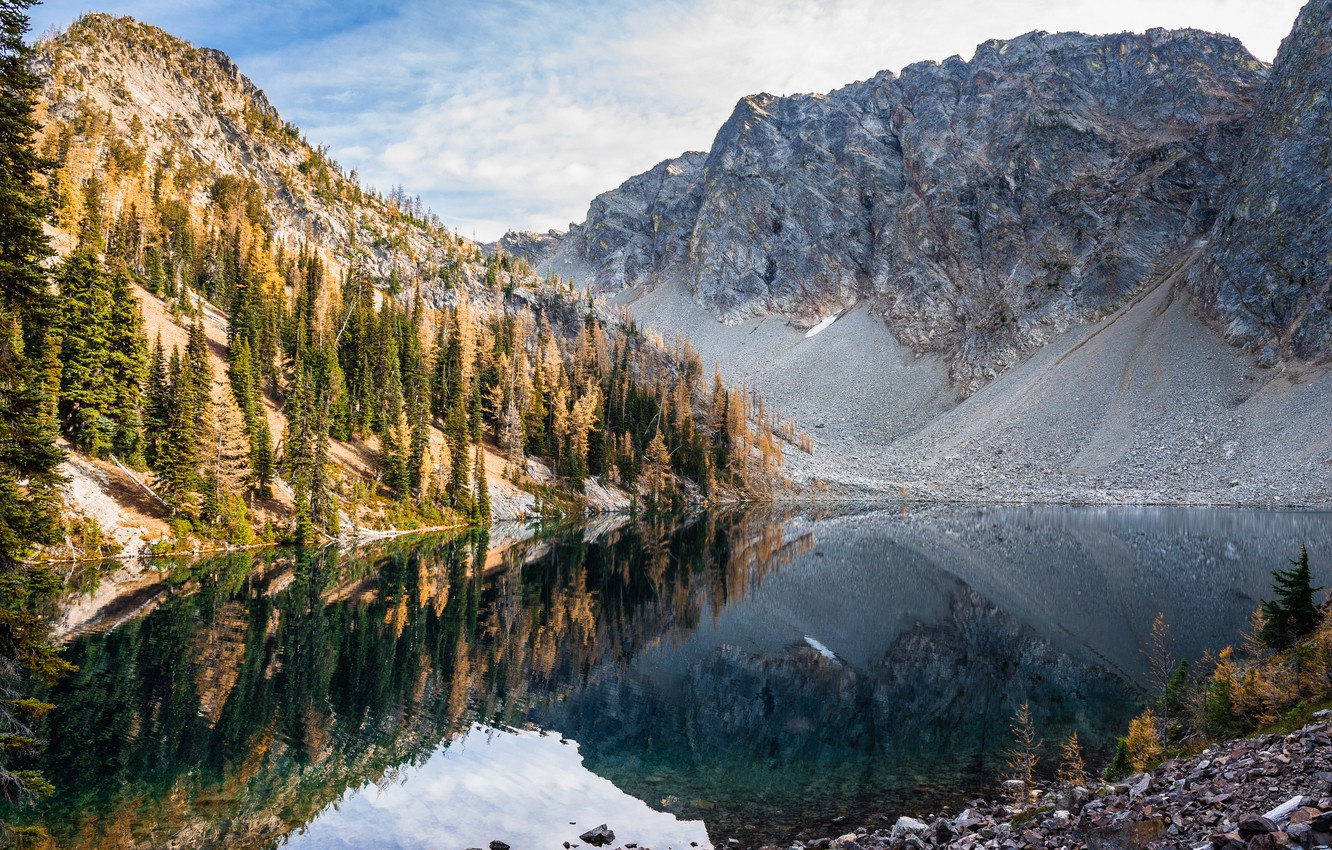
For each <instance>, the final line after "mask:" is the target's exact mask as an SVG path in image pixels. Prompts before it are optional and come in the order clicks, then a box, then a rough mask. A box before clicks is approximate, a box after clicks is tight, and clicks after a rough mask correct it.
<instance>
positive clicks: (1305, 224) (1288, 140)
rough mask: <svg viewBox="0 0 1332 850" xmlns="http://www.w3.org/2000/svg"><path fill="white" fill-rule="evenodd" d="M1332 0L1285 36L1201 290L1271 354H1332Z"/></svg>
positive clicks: (1235, 331)
mask: <svg viewBox="0 0 1332 850" xmlns="http://www.w3.org/2000/svg"><path fill="white" fill-rule="evenodd" d="M1330 98H1332V0H1311V2H1309V4H1308V5H1306V6H1305V7H1304V10H1303V11H1302V12H1300V16H1299V18H1298V19H1297V20H1296V22H1295V28H1294V30H1293V31H1292V32H1291V34H1290V36H1289V37H1287V39H1286V40H1285V41H1284V42H1283V43H1282V45H1281V51H1280V52H1279V53H1278V54H1277V60H1276V64H1275V65H1274V66H1273V70H1272V77H1271V80H1270V81H1269V82H1268V84H1267V88H1266V89H1265V91H1264V93H1263V97H1262V104H1261V106H1260V108H1259V110H1258V114H1257V116H1256V117H1255V119H1254V121H1253V124H1252V126H1251V127H1250V128H1249V132H1248V135H1247V137H1246V140H1245V145H1244V149H1243V154H1242V156H1241V159H1240V165H1239V168H1238V173H1237V180H1236V186H1235V191H1234V193H1233V194H1232V195H1231V197H1230V199H1229V201H1228V202H1227V203H1226V207H1225V211H1224V212H1223V213H1222V215H1221V216H1220V218H1219V219H1218V221H1217V225H1216V229H1215V231H1214V232H1213V234H1212V240H1211V244H1210V245H1209V248H1208V256H1207V262H1206V264H1205V267H1204V269H1203V270H1202V273H1201V274H1200V275H1198V276H1197V278H1196V279H1195V283H1194V290H1195V292H1196V293H1197V295H1198V296H1199V300H1200V302H1201V303H1202V305H1203V308H1204V309H1205V310H1206V311H1207V312H1208V313H1210V314H1211V315H1212V316H1213V317H1215V318H1217V319H1219V320H1221V321H1222V322H1224V323H1225V324H1226V332H1227V334H1228V335H1229V336H1230V337H1231V339H1233V340H1235V341H1237V342H1239V343H1241V344H1244V345H1247V346H1250V347H1253V348H1255V349H1264V359H1265V360H1267V361H1272V360H1275V358H1276V357H1278V356H1281V357H1286V356H1292V355H1293V356H1296V357H1302V358H1307V359H1318V358H1323V357H1326V356H1327V355H1328V354H1329V353H1332V299H1329V288H1330V287H1332V99H1330Z"/></svg>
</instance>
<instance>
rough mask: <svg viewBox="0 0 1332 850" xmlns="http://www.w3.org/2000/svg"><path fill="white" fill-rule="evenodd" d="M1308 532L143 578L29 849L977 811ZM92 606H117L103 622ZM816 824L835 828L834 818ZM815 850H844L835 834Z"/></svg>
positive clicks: (1111, 531) (56, 756)
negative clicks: (962, 805)
mask: <svg viewBox="0 0 1332 850" xmlns="http://www.w3.org/2000/svg"><path fill="white" fill-rule="evenodd" d="M1301 543H1305V544H1307V545H1308V547H1309V551H1310V555H1311V560H1312V562H1313V565H1314V569H1315V577H1316V578H1319V579H1322V580H1325V579H1326V578H1327V577H1328V575H1329V572H1330V570H1329V554H1330V553H1332V514H1328V513H1310V512H1270V511H1253V510H1226V509H1189V508H1113V509H1112V508H1097V509H1087V508H1056V507H1021V508H1020V507H993V508H951V509H937V510H936V509H932V510H928V511H923V512H919V513H908V514H899V513H892V512H879V513H866V514H855V515H811V514H796V515H785V514H775V513H773V512H770V511H755V512H749V513H729V514H716V515H712V514H705V515H702V516H698V517H695V518H693V519H690V520H687V521H685V522H683V523H681V524H678V525H660V524H647V523H626V524H624V525H621V526H619V527H606V526H600V527H597V528H595V529H590V528H589V529H579V528H575V529H565V530H561V531H558V532H551V533H548V534H541V535H538V536H536V537H533V538H531V539H528V540H523V541H518V542H510V543H506V544H504V545H503V546H500V545H499V544H498V542H496V543H495V544H494V545H492V544H491V543H490V541H488V540H487V538H485V537H482V536H478V535H470V536H469V535H464V536H441V537H422V538H415V539H403V540H398V541H392V542H386V543H381V544H377V545H374V546H371V547H367V548H361V549H357V550H354V551H344V552H339V551H336V550H333V549H327V550H321V551H317V552H316V551H300V552H292V551H288V552H276V553H266V554H254V553H244V554H237V555H231V556H227V557H225V558H220V559H215V560H211V561H202V562H198V563H195V564H190V565H187V566H181V565H177V566H174V567H172V568H170V569H169V570H167V571H165V572H164V573H163V574H162V575H161V577H160V578H159V579H155V580H154V581H153V582H152V583H150V584H149V585H146V586H145V585H142V584H141V585H140V586H138V587H136V589H135V591H134V596H133V599H132V604H122V605H121V607H120V608H119V609H116V610H117V614H116V616H115V617H114V618H113V620H104V621H102V622H101V623H100V624H95V625H91V626H88V627H84V628H81V629H77V630H75V631H74V633H73V634H72V636H71V637H70V638H69V640H68V645H67V649H66V656H67V657H68V658H69V660H70V661H72V662H73V663H75V664H77V665H78V667H79V671H78V672H77V673H75V674H74V675H72V676H71V677H69V678H68V679H67V680H65V681H64V682H62V683H61V684H59V685H58V686H57V687H56V688H55V689H54V691H53V692H52V693H51V694H50V699H51V701H53V702H55V703H56V704H57V705H58V706H59V708H58V710H57V711H56V712H55V713H54V714H53V715H52V717H51V720H50V722H49V726H48V728H47V729H46V730H45V732H46V735H47V737H48V739H49V741H50V744H49V746H48V748H47V751H46V753H45V755H44V756H43V758H42V759H41V761H40V763H39V764H38V765H37V766H38V767H40V768H41V769H42V770H43V772H44V773H45V774H46V776H47V777H48V778H49V779H50V780H52V782H53V783H54V784H55V785H56V787H57V788H58V791H57V793H56V794H55V795H54V796H53V797H51V798H49V799H48V800H47V801H46V802H44V803H43V804H42V805H41V806H39V807H38V808H37V809H35V810H29V811H27V812H25V813H24V814H23V815H22V819H23V820H24V821H34V820H35V821H38V822H41V823H42V824H44V825H45V826H46V827H47V828H48V829H49V830H50V831H51V833H52V835H53V836H54V837H55V839H56V843H57V846H59V847H67V848H73V847H89V848H91V847H111V846H116V847H136V846H137V847H163V846H173V847H191V848H194V847H197V848H212V847H217V848H222V847H225V848H236V847H272V846H278V845H281V844H283V843H289V844H291V845H293V846H297V847H308V848H403V849H404V850H408V848H411V849H412V850H415V848H422V850H425V848H459V850H462V848H468V847H485V846H487V844H488V843H489V842H490V841H491V840H492V839H500V840H502V841H505V842H506V843H508V844H510V845H512V846H513V847H514V848H515V850H526V848H546V847H549V848H559V847H561V846H562V843H563V842H565V841H570V842H573V843H577V841H578V839H577V836H578V835H579V833H581V832H583V831H585V830H587V829H589V828H591V827H595V826H597V825H598V824H600V823H603V822H605V823H608V824H609V825H610V826H611V828H612V829H614V830H615V832H616V836H617V842H616V845H617V846H619V845H622V844H624V843H626V842H637V843H639V844H640V845H645V846H649V847H653V848H656V850H662V848H665V847H688V846H690V844H691V843H696V844H698V845H699V846H708V845H709V844H718V845H725V844H726V843H727V840H728V839H730V838H736V839H738V840H739V841H740V842H741V845H742V846H746V847H748V846H759V845H761V844H764V843H769V842H782V841H787V840H789V839H791V838H793V837H795V836H796V835H798V834H801V833H802V831H803V832H804V837H806V838H809V837H814V836H816V835H829V834H838V832H839V831H846V829H845V827H849V826H858V825H869V826H879V825H883V823H884V819H893V818H895V817H896V816H897V815H898V814H902V813H922V812H926V811H930V810H934V809H937V808H938V807H940V806H945V805H950V804H955V803H958V802H961V801H963V800H965V799H966V798H967V797H968V796H974V795H976V794H987V795H992V794H993V792H994V790H995V787H996V784H997V781H998V779H999V777H1000V774H1001V773H1002V771H1003V764H1004V760H1005V755H1004V751H1005V749H1006V748H1007V747H1008V746H1009V744H1010V736H1009V724H1010V722H1011V719H1012V715H1013V712H1014V710H1015V709H1016V707H1017V706H1018V705H1019V704H1021V703H1023V702H1029V703H1030V705H1031V707H1032V711H1033V715H1034V718H1035V721H1036V724H1037V727H1038V731H1039V733H1040V735H1041V736H1042V737H1043V738H1044V739H1045V740H1046V741H1047V742H1052V744H1051V746H1050V750H1051V752H1053V750H1054V746H1053V742H1057V741H1059V740H1061V739H1062V738H1064V737H1065V736H1067V735H1068V734H1069V733H1070V732H1072V731H1074V730H1075V729H1076V730H1077V731H1078V733H1079V737H1080V738H1081V739H1082V741H1083V742H1084V744H1086V745H1088V746H1089V748H1091V749H1092V750H1093V751H1100V752H1104V751H1105V750H1106V749H1107V748H1108V747H1109V745H1110V743H1111V742H1112V741H1113V738H1114V736H1116V735H1119V734H1122V733H1123V731H1124V729H1125V728H1126V726H1127V722H1128V719H1129V718H1130V717H1131V716H1132V715H1133V714H1134V713H1135V712H1136V711H1137V709H1138V708H1139V706H1140V704H1141V700H1142V698H1143V690H1142V689H1143V685H1144V672H1145V671H1144V667H1145V664H1144V660H1143V658H1142V655H1141V653H1140V651H1139V650H1140V647H1141V646H1142V645H1143V643H1144V639H1145V637H1146V635H1147V633H1148V631H1149V630H1150V628H1151V623H1152V620H1153V619H1154V618H1155V617H1156V615H1157V613H1158V612H1160V613H1164V614H1165V616H1166V618H1167V620H1168V622H1169V623H1170V624H1171V626H1172V629H1173V633H1174V635H1175V639H1176V653H1177V655H1179V656H1181V657H1197V656H1199V655H1201V654H1202V653H1203V651H1204V650H1206V649H1208V648H1211V649H1219V648H1220V647H1222V646H1224V645H1226V644H1231V643H1235V642H1236V641H1237V639H1238V631H1239V630H1240V629H1242V628H1243V627H1244V626H1245V624H1246V622H1247V619H1248V616H1249V614H1250V613H1251V612H1252V611H1253V609H1254V608H1255V607H1256V605H1257V604H1258V599H1259V597H1260V596H1261V595H1262V594H1264V593H1266V592H1267V590H1268V586H1269V582H1270V571H1271V570H1272V569H1274V568H1278V567H1282V566H1285V564H1286V562H1287V560H1288V559H1289V558H1291V557H1293V556H1294V555H1295V554H1297V553H1298V550H1299V546H1300V544H1301ZM113 607H114V606H113ZM839 818H841V819H843V820H840V821H838V820H836V819H839ZM839 827H841V828H840V829H839Z"/></svg>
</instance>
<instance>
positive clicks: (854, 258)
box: [550, 30, 1267, 392]
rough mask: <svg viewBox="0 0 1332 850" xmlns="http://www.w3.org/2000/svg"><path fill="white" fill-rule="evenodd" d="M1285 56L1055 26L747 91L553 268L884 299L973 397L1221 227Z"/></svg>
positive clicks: (724, 312) (705, 297) (897, 321)
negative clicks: (897, 65)
mask: <svg viewBox="0 0 1332 850" xmlns="http://www.w3.org/2000/svg"><path fill="white" fill-rule="evenodd" d="M1266 77H1267V68H1266V66H1264V65H1263V64H1262V63H1261V62H1259V61H1257V60H1256V59H1254V57H1253V56H1251V55H1250V54H1249V53H1248V52H1247V51H1246V50H1245V49H1244V48H1243V46H1242V45H1241V44H1240V43H1239V42H1238V41H1236V40H1235V39H1233V38H1229V37H1226V36H1220V35H1214V34H1210V33H1204V32H1200V31H1197V30H1173V31H1172V30H1152V31H1149V32H1148V33H1145V34H1140V35H1139V34H1130V33H1124V34H1119V35H1109V36H1087V35H1082V34H1078V33H1054V34H1050V33H1044V32H1032V33H1027V34H1025V35H1022V36H1019V37H1017V38H1014V39H1010V40H1007V41H999V40H993V41H988V42H985V43H984V44H981V45H980V46H979V47H978V48H977V49H976V52H975V55H974V56H973V57H972V59H970V60H969V61H963V60H962V59H960V58H959V57H952V58H949V59H947V60H945V61H943V62H922V63H918V64H914V65H910V66H908V67H907V68H905V69H903V71H902V72H901V74H900V75H893V74H891V73H888V72H884V73H881V74H879V75H876V76H875V77H874V78H872V79H871V80H868V81H865V82H861V83H854V84H851V85H849V86H845V87H843V88H841V89H838V90H836V91H833V92H830V93H828V94H826V95H796V96H790V97H775V96H772V95H766V94H765V95H754V96H751V97H747V98H744V99H742V100H741V101H740V102H739V103H738V104H737V106H736V109H735V111H734V112H733V113H732V115H731V117H730V119H728V120H727V122H726V123H725V124H724V125H723V126H722V128H721V130H720V131H719V132H718V134H717V137H716V139H715V141H714V143H713V146H712V148H711V150H710V151H709V152H708V153H707V154H706V155H698V154H686V155H684V156H683V157H681V158H680V159H678V160H671V161H668V162H665V163H661V164H659V165H658V166H657V167H655V168H654V169H652V170H651V171H649V172H647V173H645V174H643V175H639V176H638V177H635V178H631V179H630V180H629V181H627V182H626V183H625V184H623V185H622V186H621V187H619V188H618V189H616V190H614V191H612V192H609V193H606V194H605V195H602V196H600V197H598V198H597V199H596V200H594V201H593V203H592V206H591V208H590V209H589V212H588V218H587V220H586V221H585V222H584V223H583V224H581V225H575V226H574V227H572V228H571V229H570V233H569V237H568V238H567V239H566V240H565V242H564V244H563V246H562V247H561V249H560V251H559V252H558V253H557V254H556V255H555V257H554V258H553V259H552V260H551V262H550V268H551V269H552V270H557V271H564V272H575V273H577V274H581V275H583V276H584V277H586V278H590V280H591V282H592V283H593V284H594V285H595V287H597V288H598V289H611V290H613V289H619V288H623V287H631V286H643V287H651V286H654V285H656V284H657V283H659V282H661V281H663V280H665V279H669V278H672V277H678V278H679V279H680V280H681V281H682V282H683V283H684V284H685V285H686V286H687V287H688V289H689V290H690V292H691V293H692V294H693V297H694V298H695V299H696V300H697V301H698V302H699V303H701V304H702V305H704V306H705V307H707V308H708V309H709V310H710V311H711V312H712V313H713V315H714V316H716V317H717V318H719V319H725V320H738V319H743V318H745V317H749V316H756V315H765V314H780V315H784V316H787V317H789V318H791V319H792V320H793V321H794V322H796V323H798V324H801V325H805V326H808V325H813V324H815V323H816V322H818V321H819V320H820V319H822V318H823V317H826V316H828V315H830V314H832V313H835V312H837V311H839V310H842V309H845V308H846V307H848V306H850V305H853V304H866V303H867V304H869V305H870V306H871V307H872V308H873V309H874V310H875V311H876V312H877V313H879V314H880V315H882V316H883V317H884V319H885V320H886V321H887V323H888V326H889V328H890V329H891V331H892V332H893V334H894V335H895V336H896V337H897V338H898V339H899V340H900V341H901V342H903V343H906V344H907V345H909V346H911V347H912V348H914V349H915V350H916V351H937V352H940V353H941V354H943V355H944V356H945V357H946V358H947V360H948V365H949V371H950V374H951V376H952V378H953V381H954V382H955V384H956V385H958V386H959V387H960V388H961V389H963V391H968V392H969V391H972V390H974V389H976V388H978V387H979V386H981V385H983V384H985V383H986V382H988V381H989V380H990V379H992V378H993V377H994V376H996V375H997V374H999V373H1001V372H1003V371H1005V370H1006V369H1008V368H1009V367H1011V366H1012V365H1014V364H1015V363H1017V362H1019V361H1020V360H1021V359H1023V358H1024V357H1025V356H1026V355H1027V354H1028V353H1030V352H1031V351H1033V350H1035V349H1036V348H1038V347H1040V346H1042V345H1043V344H1044V343H1045V342H1046V341H1048V340H1049V339H1051V338H1052V337H1053V336H1054V335H1056V334H1058V333H1060V332H1062V331H1063V330H1066V329H1067V328H1068V327H1070V326H1072V325H1074V324H1076V323H1079V322H1083V321H1087V320H1089V319H1092V318H1095V317H1098V316H1101V315H1104V314H1105V313H1107V312H1108V311H1110V310H1113V309H1114V308H1116V307H1117V306H1119V305H1120V304H1122V303H1123V302H1124V300H1125V299H1126V298H1128V297H1131V296H1132V295H1133V294H1134V293H1136V292H1138V291H1139V290H1140V289H1141V288H1142V287H1143V286H1144V285H1146V284H1147V283H1149V282H1150V281H1151V280H1152V276H1153V272H1154V270H1155V269H1156V268H1157V267H1158V265H1159V264H1160V263H1161V262H1162V261H1163V260H1164V259H1165V258H1167V257H1168V256H1170V255H1171V254H1172V253H1174V252H1177V251H1180V250H1181V249H1182V248H1184V247H1185V246H1187V245H1188V244H1189V243H1190V241H1191V240H1193V239H1194V238H1196V237H1197V236H1198V235H1199V234H1203V233H1205V232H1206V231H1207V229H1208V228H1209V227H1210V226H1211V224H1212V221H1213V218H1214V217H1215V215H1216V213H1217V211H1218V210H1219V209H1220V207H1221V205H1222V203H1223V201H1224V196H1225V192H1226V188H1227V183H1228V178H1229V173H1230V170H1231V167H1232V165H1233V162H1234V160H1235V158H1236V156H1237V152H1238V150H1239V145H1240V140H1241V137H1242V134H1243V130H1244V126H1245V123H1246V120H1247V118H1248V116H1249V115H1250V114H1251V113H1252V112H1253V110H1254V109H1255V108H1256V104H1257V95H1258V92H1259V91H1260V90H1261V88H1262V85H1263V83H1264V82H1265V80H1266Z"/></svg>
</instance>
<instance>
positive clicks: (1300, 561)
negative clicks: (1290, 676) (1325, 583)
mask: <svg viewBox="0 0 1332 850" xmlns="http://www.w3.org/2000/svg"><path fill="white" fill-rule="evenodd" d="M1290 564H1291V566H1290V569H1285V570H1273V571H1272V590H1273V592H1274V593H1275V597H1274V598H1273V599H1264V600H1263V603H1262V605H1263V625H1262V628H1261V629H1260V630H1259V632H1258V634H1257V635H1256V637H1257V638H1258V642H1259V643H1261V644H1263V645H1264V646H1267V647H1270V648H1272V649H1277V650H1280V649H1288V648H1289V647H1291V646H1294V644H1295V642H1296V641H1297V640H1299V639H1300V638H1302V637H1304V636H1305V635H1307V634H1309V633H1310V632H1312V631H1313V630H1314V628H1315V627H1317V625H1318V606H1317V605H1316V604H1315V603H1314V594H1315V593H1317V592H1318V591H1319V590H1322V588H1321V587H1314V586H1313V577H1312V575H1311V574H1310V572H1309V550H1308V548H1306V547H1305V546H1303V545H1301V546H1300V556H1299V557H1298V558H1296V559H1294V560H1293V561H1291V562H1290Z"/></svg>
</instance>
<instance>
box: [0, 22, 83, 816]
mask: <svg viewBox="0 0 1332 850" xmlns="http://www.w3.org/2000/svg"><path fill="white" fill-rule="evenodd" d="M31 5H32V2H31V0H0V104H3V108H2V109H0V162H3V165H4V167H3V168H0V198H3V204H0V735H2V736H3V738H4V742H5V745H4V747H3V749H0V796H3V797H4V798H5V799H6V800H8V801H10V802H28V801H30V800H32V799H33V798H34V797H35V796H37V795H38V794H41V793H47V792H49V790H50V785H49V784H48V783H47V782H46V781H45V780H43V779H42V778H41V776H40V775H39V774H37V773H34V772H31V771H16V770H13V769H12V767H11V764H10V759H11V757H13V756H17V755H21V754H23V753H25V752H28V751H31V750H32V749H33V748H34V747H35V745H36V736H35V734H34V731H33V720H34V718H35V717H38V716H40V715H41V714H43V713H45V712H46V711H48V710H49V709H50V708H51V706H50V705H48V704H46V703H42V702H39V701H37V700H34V699H30V698H28V699H25V698H24V693H23V691H24V677H25V671H26V674H27V675H31V676H33V677H35V678H37V679H40V680H42V681H45V682H48V683H50V682H54V680H55V679H56V678H57V677H59V676H60V675H62V674H63V673H65V672H67V671H69V670H70V669H71V667H70V665H69V664H68V663H67V662H65V661H64V660H62V659H61V658H60V656H59V655H58V653H57V650H56V648H55V646H54V645H53V644H52V642H51V638H50V633H49V631H48V629H47V623H46V620H45V618H44V617H43V616H42V615H41V614H39V613H38V609H37V607H36V606H35V604H34V603H35V602H36V601H39V600H40V599H41V598H42V597H44V596H49V595H52V594H54V593H55V592H57V591H58V590H59V588H60V580H59V578H58V577H57V576H56V575H55V573H54V572H53V571H52V570H51V569H50V567H48V566H45V565H40V564H34V563H31V562H28V561H27V560H26V559H27V557H28V556H29V555H30V554H31V552H32V547H33V545H34V544H39V543H52V542H54V541H55V539H56V537H57V533H58V529H59V506H60V483H61V479H60V474H59V472H58V471H57V467H58V466H59V465H60V463H61V461H62V459H63V456H62V453H61V451H60V450H59V448H58V447H57V446H56V442H55V441H56V433H57V431H56V404H55V399H56V392H57V390H58V388H59V378H58V370H59V352H58V350H57V345H56V343H55V342H54V341H53V340H52V338H51V333H50V332H51V318H52V315H53V313H54V309H53V307H54V304H53V299H52V297H51V295H50V293H49V291H48V278H47V273H46V270H45V268H44V267H43V264H42V263H43V261H44V260H45V259H47V258H48V257H50V256H51V248H50V245H49V244H48V242H47V239H46V236H45V234H44V233H43V231H42V221H43V219H44V218H45V217H46V215H47V213H48V212H49V209H48V206H47V200H46V197H45V195H44V193H43V192H42V190H41V188H40V187H39V186H38V185H37V176H38V175H39V174H40V173H41V172H42V170H43V169H44V168H46V167H47V166H48V165H49V163H47V162H45V161H44V160H42V159H41V158H40V157H38V156H37V154H36V152H35V151H34V150H33V145H32V140H33V135H34V133H35V132H36V130H37V124H36V122H35V121H34V120H33V117H32V109H33V101H34V99H35V98H36V96H37V92H38V91H39V89H40V83H39V81H38V80H37V78H36V77H35V76H34V75H33V73H32V72H31V70H30V69H29V66H28V55H29V51H28V48H27V46H26V45H25V43H24V35H25V34H26V32H27V29H28V17H27V14H26V12H27V9H28V7H30V6H31ZM19 833H20V834H19V837H20V838H22V837H32V838H35V837H36V836H34V835H32V831H31V830H28V831H26V835H25V834H24V831H19Z"/></svg>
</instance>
